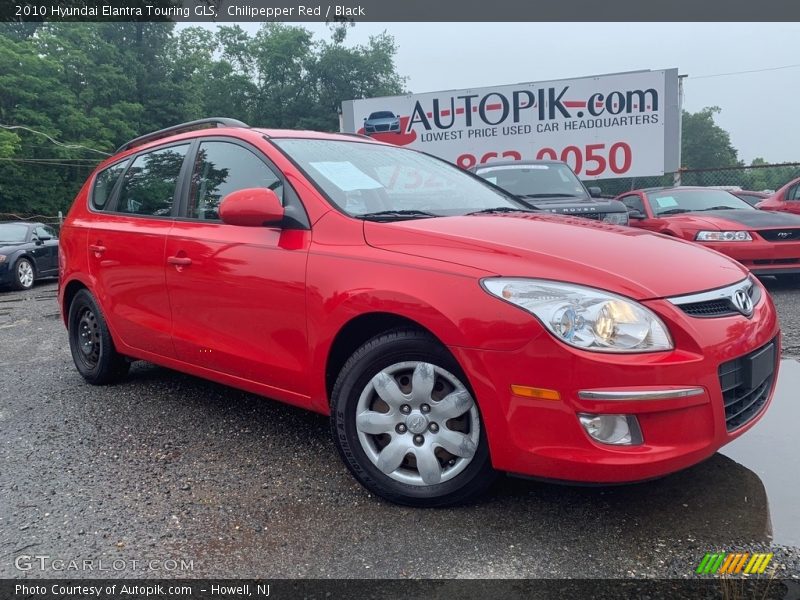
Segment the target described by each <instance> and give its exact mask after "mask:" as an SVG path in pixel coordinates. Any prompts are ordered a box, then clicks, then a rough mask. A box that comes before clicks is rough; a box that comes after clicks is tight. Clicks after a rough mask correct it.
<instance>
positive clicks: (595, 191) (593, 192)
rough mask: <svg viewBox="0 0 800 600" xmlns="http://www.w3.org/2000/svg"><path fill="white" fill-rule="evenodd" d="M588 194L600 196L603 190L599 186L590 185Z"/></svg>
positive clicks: (593, 196) (594, 196)
mask: <svg viewBox="0 0 800 600" xmlns="http://www.w3.org/2000/svg"><path fill="white" fill-rule="evenodd" d="M589 195H590V196H591V197H592V198H600V196H602V195H603V190H601V189H600V188H599V187H590V188H589Z"/></svg>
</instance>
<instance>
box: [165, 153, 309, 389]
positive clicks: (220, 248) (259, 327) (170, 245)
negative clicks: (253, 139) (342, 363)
mask: <svg viewBox="0 0 800 600" xmlns="http://www.w3.org/2000/svg"><path fill="white" fill-rule="evenodd" d="M188 187H189V189H188V194H187V198H186V201H185V204H186V206H185V208H184V209H183V210H182V212H181V216H182V217H183V218H181V219H179V220H177V221H176V222H175V226H174V227H173V229H172V231H171V232H170V234H169V238H168V240H167V248H166V259H167V262H168V266H167V275H166V277H167V287H168V290H169V298H170V305H171V307H172V320H173V329H172V333H173V339H174V343H175V351H176V354H177V356H178V358H179V359H180V360H183V361H185V362H188V363H191V364H193V365H198V366H201V367H205V368H208V369H212V370H214V371H218V372H221V373H225V374H227V375H233V376H236V377H239V378H242V379H245V380H248V381H253V382H257V383H260V384H265V385H268V386H270V387H272V388H274V389H275V390H276V391H280V390H286V391H290V392H293V393H299V394H306V393H307V391H308V384H307V376H306V367H307V364H308V349H307V337H306V311H305V307H306V300H305V296H306V288H305V270H306V260H307V256H308V247H309V243H310V240H311V232H310V231H309V230H308V229H305V228H299V229H281V228H278V227H240V226H235V225H226V224H225V223H222V221H220V220H219V213H218V207H219V204H220V202H221V201H222V199H223V198H224V197H225V196H226V195H227V194H229V193H231V192H233V191H236V190H239V189H245V188H254V187H266V188H270V189H272V190H274V191H275V193H276V194H277V195H278V197H279V198H282V200H283V202H284V204H285V203H286V201H287V200H286V198H287V196H288V195H290V194H293V191H292V190H291V188H288V187H287V186H286V185H285V182H284V180H283V178H282V175H281V174H280V173H279V172H278V171H277V169H275V168H274V167H272V166H271V165H270V164H268V162H267V161H266V159H265V157H264V156H263V155H262V154H261V152H260V151H259V150H257V149H255V148H252V147H250V146H248V145H245V144H244V143H239V142H238V141H235V140H221V139H219V138H216V139H214V140H202V141H201V142H200V145H199V147H198V150H197V156H196V158H195V160H194V163H193V167H192V175H191V183H190V185H189V186H188ZM293 198H294V196H293ZM277 395H278V396H280V393H279V394H277Z"/></svg>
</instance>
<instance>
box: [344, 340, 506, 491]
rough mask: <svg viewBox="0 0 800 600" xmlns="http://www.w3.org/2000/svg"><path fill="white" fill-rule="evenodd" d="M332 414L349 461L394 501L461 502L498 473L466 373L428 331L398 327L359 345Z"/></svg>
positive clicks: (370, 485) (372, 487) (365, 481)
mask: <svg viewBox="0 0 800 600" xmlns="http://www.w3.org/2000/svg"><path fill="white" fill-rule="evenodd" d="M331 420H332V428H333V434H334V439H335V442H336V445H337V447H338V449H339V452H340V454H341V456H342V459H343V460H344V462H345V464H346V465H347V466H348V467H349V468H350V470H351V471H352V473H353V474H354V475H355V477H356V478H357V479H358V480H359V481H360V482H361V483H362V484H363V485H364V486H365V487H366V488H367V489H369V490H370V491H372V492H374V493H375V494H378V495H379V496H382V497H383V498H386V499H387V500H390V501H392V502H396V503H399V504H406V505H410V506H447V505H452V504H458V503H462V502H465V501H466V500H468V499H470V498H472V497H474V496H476V495H478V494H480V493H481V492H483V491H484V490H485V489H486V488H487V487H488V486H489V485H490V484H491V483H492V481H493V480H494V475H495V472H494V470H493V469H492V466H491V462H490V459H489V450H488V445H487V441H486V433H485V431H484V428H483V427H482V424H481V416H480V411H479V410H478V406H477V404H476V403H475V399H474V397H473V394H472V392H471V390H470V389H469V385H468V383H467V379H466V377H465V376H464V374H463V373H462V371H461V369H460V368H459V366H458V363H457V362H456V361H455V359H454V358H453V357H452V355H451V354H450V353H449V352H448V351H447V349H446V348H444V347H443V346H442V345H441V344H440V343H439V342H438V341H436V340H435V339H433V338H432V337H431V336H430V335H428V334H426V333H424V332H421V331H416V330H409V329H402V330H395V331H391V332H387V333H385V334H383V335H380V336H378V337H376V338H373V339H372V340H370V341H369V342H367V343H366V344H364V345H363V346H362V347H361V348H359V349H358V350H357V351H356V352H355V353H354V354H353V355H352V356H351V357H350V359H349V360H348V361H347V363H346V364H345V366H344V367H343V368H342V371H341V373H340V374H339V377H338V379H337V381H336V384H335V386H334V389H333V394H332V400H331Z"/></svg>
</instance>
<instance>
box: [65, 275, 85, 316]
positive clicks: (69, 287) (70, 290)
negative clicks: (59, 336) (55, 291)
mask: <svg viewBox="0 0 800 600" xmlns="http://www.w3.org/2000/svg"><path fill="white" fill-rule="evenodd" d="M88 289H89V288H88V287H87V286H86V284H85V283H83V282H82V281H81V280H79V279H73V280H71V281H70V282H69V283H67V284H66V285H65V286H64V293H63V300H62V302H61V318H62V320H63V321H64V324H65V325H67V327H69V323H68V322H67V319H68V315H69V307H70V305H71V304H72V300H73V298H75V295H76V294H77V293H78V292H79V291H81V290H88Z"/></svg>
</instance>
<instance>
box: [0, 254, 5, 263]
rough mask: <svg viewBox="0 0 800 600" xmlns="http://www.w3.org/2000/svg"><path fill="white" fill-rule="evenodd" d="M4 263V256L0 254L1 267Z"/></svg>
mask: <svg viewBox="0 0 800 600" xmlns="http://www.w3.org/2000/svg"><path fill="white" fill-rule="evenodd" d="M4 262H6V255H5V254H0V265H2V264H3V263H4Z"/></svg>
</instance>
